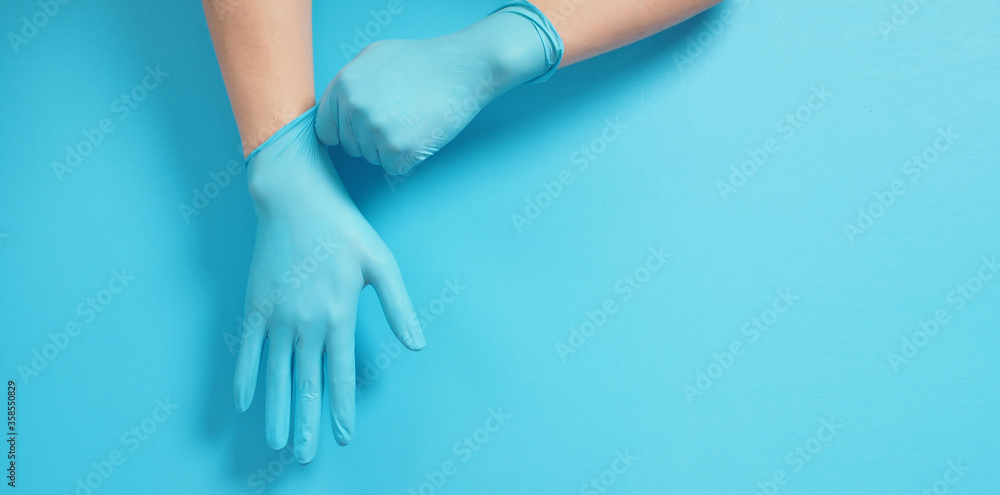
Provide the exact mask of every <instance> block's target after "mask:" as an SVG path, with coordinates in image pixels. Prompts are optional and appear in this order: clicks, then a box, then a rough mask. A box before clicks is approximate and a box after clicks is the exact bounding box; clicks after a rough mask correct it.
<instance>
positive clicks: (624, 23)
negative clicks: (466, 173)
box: [316, 0, 718, 175]
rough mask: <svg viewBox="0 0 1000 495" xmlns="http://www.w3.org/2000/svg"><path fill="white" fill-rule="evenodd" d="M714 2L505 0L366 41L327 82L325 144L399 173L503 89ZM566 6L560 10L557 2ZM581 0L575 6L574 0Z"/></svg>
mask: <svg viewBox="0 0 1000 495" xmlns="http://www.w3.org/2000/svg"><path fill="white" fill-rule="evenodd" d="M717 1H718V0H677V1H672V2H663V1H654V0H635V1H633V2H627V6H628V7H629V8H624V6H623V3H626V2H621V1H620V0H618V1H616V0H588V1H581V2H566V0H541V1H537V2H535V4H534V5H533V4H530V3H528V2H511V4H509V5H507V6H505V7H503V8H501V9H499V10H498V11H496V12H494V13H493V14H491V15H489V16H487V17H486V18H484V19H482V20H480V21H478V22H476V23H474V24H472V25H470V26H468V27H466V28H464V29H461V30H459V31H456V32H454V33H450V34H446V35H443V36H438V37H436V38H431V39H426V40H386V41H379V42H376V43H373V44H371V45H369V46H368V47H366V48H365V49H364V50H363V51H362V52H361V53H360V54H358V55H357V56H356V57H355V58H354V60H352V61H351V62H350V63H348V64H347V66H345V67H344V68H343V69H342V70H341V71H340V72H339V73H338V74H337V76H336V77H334V79H333V80H332V81H331V82H330V84H329V85H328V86H327V89H326V91H325V92H324V94H323V97H322V98H321V99H320V102H319V111H318V114H317V121H316V129H317V135H318V136H319V138H320V140H321V141H323V142H324V143H326V144H328V145H330V146H335V145H340V146H342V147H343V149H344V151H345V152H346V153H347V154H349V155H351V156H354V157H362V156H363V157H364V158H365V160H367V161H368V162H369V163H372V164H374V165H381V166H382V167H383V168H384V169H385V171H386V172H387V173H389V174H393V175H400V174H405V173H407V172H409V171H410V170H411V169H412V168H413V167H414V166H416V165H417V164H419V163H421V162H422V161H423V160H425V159H427V158H428V157H430V156H431V155H433V154H434V153H436V152H437V151H438V150H440V149H441V148H442V147H443V146H445V145H446V144H448V143H449V142H451V140H452V139H454V138H455V137H456V136H457V135H458V134H459V133H460V132H461V131H462V130H463V129H464V128H465V127H466V126H467V125H468V124H469V122H471V121H472V119H473V118H474V117H475V116H476V115H477V114H478V113H479V111H480V110H481V109H482V108H483V107H485V106H486V105H488V104H489V103H490V102H492V101H493V100H495V99H496V98H497V97H499V96H500V95H502V94H504V93H506V92H507V91H508V90H510V89H512V88H514V87H516V86H519V85H522V84H525V83H531V82H543V81H545V80H547V79H548V78H549V77H550V76H551V75H552V73H553V72H554V71H555V70H556V68H558V67H560V66H566V65H569V64H571V63H574V62H577V61H580V60H583V59H586V58H589V57H592V56H595V55H598V54H600V53H604V52H606V51H609V50H613V49H615V48H618V47H620V46H623V45H625V44H628V43H630V42H632V41H635V40H638V39H641V38H644V37H646V36H649V35H651V34H654V33H656V32H659V31H661V30H663V29H666V28H667V27H669V26H672V25H674V24H676V23H678V22H680V21H682V20H684V19H686V18H688V17H690V16H692V15H694V14H695V13H697V12H700V11H701V10H704V9H706V8H708V7H709V6H711V5H713V4H715V3H716V2H717ZM567 3H568V4H571V5H573V7H574V9H575V10H574V12H573V13H572V14H569V15H565V14H563V13H562V12H560V9H561V8H562V7H561V5H563V4H567ZM577 3H579V5H576V4H577Z"/></svg>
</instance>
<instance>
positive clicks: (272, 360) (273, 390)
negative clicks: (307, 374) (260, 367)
mask: <svg viewBox="0 0 1000 495" xmlns="http://www.w3.org/2000/svg"><path fill="white" fill-rule="evenodd" d="M292 340H293V335H292V331H291V329H289V328H284V327H279V328H272V329H271V332H270V333H269V335H268V341H269V342H270V347H269V348H268V356H267V390H265V399H266V400H265V404H264V436H265V437H266V438H267V444H268V445H269V446H270V447H271V448H272V449H274V450H279V449H281V448H282V447H284V446H285V444H287V443H288V423H289V417H288V415H289V414H290V412H291V405H290V402H291V395H292V376H291V374H292Z"/></svg>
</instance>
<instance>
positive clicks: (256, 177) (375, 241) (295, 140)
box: [234, 108, 425, 463]
mask: <svg viewBox="0 0 1000 495" xmlns="http://www.w3.org/2000/svg"><path fill="white" fill-rule="evenodd" d="M314 117H315V108H314V109H311V110H309V111H307V112H306V113H304V114H302V115H301V116H299V117H298V118H296V119H295V120H294V121H292V122H291V123H289V124H287V125H286V126H284V127H282V128H281V129H280V130H279V131H278V132H277V133H276V134H275V135H274V136H272V137H271V138H270V139H268V140H267V141H266V142H265V143H264V144H263V145H261V146H260V147H259V148H258V149H256V150H255V151H254V152H253V153H251V154H250V157H249V159H248V169H247V176H248V181H249V185H250V191H251V195H252V197H253V202H254V208H255V210H256V213H257V236H256V240H255V244H254V254H253V261H252V264H251V266H250V279H249V282H248V285H247V297H246V317H245V320H246V322H247V324H246V325H245V335H244V337H243V340H242V343H241V346H240V352H239V356H238V358H237V364H236V376H235V381H234V390H235V399H236V405H237V408H238V409H239V410H241V411H243V410H246V409H247V407H249V406H250V402H251V400H252V399H253V396H254V388H255V384H256V383H257V373H258V369H259V368H260V361H261V351H262V350H263V347H264V345H267V346H268V358H267V366H266V368H265V373H266V378H265V384H266V390H265V410H264V415H265V436H266V438H267V443H268V444H269V445H270V446H271V447H272V448H274V449H280V448H283V447H284V446H285V444H286V443H287V442H288V440H289V437H290V436H293V438H294V452H295V457H296V459H298V460H299V462H303V463H305V462H309V461H310V460H312V458H313V456H315V454H316V449H317V446H318V440H319V435H320V418H321V417H322V402H323V389H324V368H325V378H326V387H327V392H328V396H329V407H330V412H331V417H332V419H333V421H332V423H333V433H334V436H335V438H336V439H337V442H338V443H340V444H341V445H346V444H347V443H348V442H349V441H350V440H351V436H352V434H353V431H354V398H355V363H354V332H355V320H356V315H357V305H358V295H359V293H360V292H361V290H362V289H363V288H364V287H365V286H366V285H368V284H371V285H373V286H374V288H375V290H376V292H377V293H378V297H379V299H380V301H381V303H382V307H383V310H384V312H385V315H386V318H387V319H388V322H389V326H390V328H391V329H392V331H393V332H394V333H395V334H396V336H397V338H399V340H400V341H401V342H402V343H403V345H405V346H406V347H407V348H409V349H412V350H419V349H421V348H422V347H423V346H424V344H425V342H424V337H423V334H422V332H421V329H420V325H419V323H418V322H417V318H416V313H415V312H414V310H413V304H412V303H411V302H410V298H409V296H408V295H407V293H406V289H405V287H404V286H403V281H402V278H401V276H400V272H399V268H398V266H397V265H396V261H395V260H394V258H393V256H392V253H390V251H389V249H388V248H387V247H386V245H385V243H384V242H382V239H380V238H379V236H378V234H376V233H375V231H374V230H373V229H372V227H371V226H370V225H369V224H368V222H367V221H366V220H365V219H364V217H362V216H361V213H360V212H359V211H358V209H357V207H355V205H354V203H353V201H352V200H351V198H350V197H349V196H348V194H347V191H346V190H345V189H344V186H343V184H342V183H341V181H340V178H339V177H338V176H337V174H336V172H335V170H334V168H333V166H332V164H331V163H330V159H329V155H328V154H327V152H326V148H325V147H324V146H323V145H322V144H321V143H320V142H319V141H317V139H316V134H315V129H314ZM324 358H325V359H324ZM324 361H325V362H324ZM324 365H325V366H324ZM293 410H294V416H295V424H294V427H293V426H292V425H290V415H291V413H292V411H293ZM293 429H294V431H292V430H293Z"/></svg>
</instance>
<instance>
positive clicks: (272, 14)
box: [203, 0, 716, 463]
mask: <svg viewBox="0 0 1000 495" xmlns="http://www.w3.org/2000/svg"><path fill="white" fill-rule="evenodd" d="M715 3H716V0H676V1H672V2H670V3H665V2H657V1H653V0H635V1H633V2H631V3H630V4H629V7H628V8H622V6H621V5H620V2H616V1H613V0H536V2H535V4H536V6H537V7H539V9H540V10H542V11H543V12H544V13H545V14H546V16H547V17H548V18H549V19H550V21H552V22H553V25H554V26H555V28H556V30H557V31H559V33H560V36H561V37H562V38H563V41H564V43H565V55H564V59H563V62H562V65H563V66H566V65H570V64H573V63H575V62H578V61H581V60H585V59H587V58H590V57H593V56H596V55H599V54H601V53H605V52H608V51H611V50H614V49H616V48H618V47H621V46H624V45H627V44H629V43H631V42H634V41H636V40H639V39H642V38H645V37H646V36H649V35H652V34H654V33H657V32H659V31H661V30H663V29H666V28H668V27H670V26H672V25H674V24H677V23H679V22H681V21H683V20H685V19H687V18H689V17H691V16H693V15H694V14H696V13H698V12H700V11H702V10H704V9H706V8H708V7H709V6H711V5H713V4H715ZM567 4H571V5H572V6H573V7H574V8H575V10H574V11H572V12H567V11H566V10H564V7H565V6H566V5H567ZM203 6H204V10H205V16H206V19H207V21H208V26H209V30H210V32H211V35H212V42H213V44H214V46H215V51H216V55H217V57H218V60H219V66H220V68H221V70H222V75H223V79H224V81H225V85H226V91H227V93H228V94H229V99H230V102H231V104H232V108H233V113H234V115H235V118H236V123H237V126H238V127H239V132H240V138H241V142H242V145H243V152H244V156H249V155H250V153H251V152H252V151H253V150H254V149H256V148H257V147H258V146H260V145H261V144H262V143H264V142H265V141H266V140H267V139H268V138H269V137H270V136H272V135H273V134H274V133H275V132H277V131H278V130H279V129H281V128H282V127H283V126H285V125H286V124H288V123H290V122H292V121H293V120H295V118H296V117H298V116H299V115H301V114H303V113H304V112H305V111H307V110H309V109H310V108H312V107H313V106H314V105H315V102H316V96H315V93H314V90H313V87H314V86H313V63H312V60H313V54H312V29H311V26H312V13H311V10H312V5H311V0H284V1H280V2H279V1H268V0H203ZM520 26H521V27H520V28H519V27H518V25H511V26H506V25H504V26H502V29H500V30H499V31H497V30H494V31H496V32H494V31H489V32H487V33H486V35H485V39H487V40H488V43H487V45H489V46H487V47H485V48H484V49H483V50H482V53H479V54H478V55H477V56H479V57H483V59H484V60H486V61H488V62H490V64H491V65H493V66H494V67H496V68H497V70H498V71H500V73H501V75H502V74H503V72H504V71H507V70H509V71H511V72H513V73H515V74H514V75H513V77H509V78H508V79H510V80H511V81H514V82H518V81H522V82H523V80H527V79H529V78H530V77H532V76H533V74H520V75H518V74H517V73H516V71H515V70H513V69H511V68H512V67H515V66H517V65H518V64H512V65H509V66H508V65H507V64H505V63H504V61H505V60H506V61H507V62H511V61H512V60H515V59H516V60H521V59H529V58H530V56H528V55H525V54H519V53H518V50H521V51H525V53H528V52H530V50H531V49H532V48H531V47H530V46H527V45H525V44H510V43H507V42H506V41H509V40H505V39H504V38H506V37H508V35H510V36H516V37H517V38H518V39H523V40H526V39H531V38H532V37H533V36H534V35H533V33H531V32H530V30H527V28H524V25H523V24H522V25H520ZM508 28H509V29H508ZM468 29H470V30H475V29H478V28H477V27H476V26H475V25H474V26H470V28H468ZM518 29H521V30H522V31H525V32H526V33H527V34H525V33H521V34H516V33H515V31H517V30H518ZM515 46H516V47H518V48H515ZM392 65H393V64H388V65H381V66H379V67H391V66H392ZM422 68H423V69H424V70H425V71H426V70H430V71H431V72H430V74H433V75H440V74H441V73H442V72H443V73H447V69H446V68H445V69H441V68H433V67H430V68H428V67H426V66H425V67H422ZM431 79H433V78H431ZM414 84H416V83H414ZM369 89H371V88H369ZM369 93H372V91H369ZM384 94H386V93H384V92H382V93H380V92H379V91H378V88H375V90H374V93H372V96H373V97H374V98H375V101H376V102H377V101H378V99H379V98H380V95H384ZM418 99H419V98H418V97H414V98H412V100H418ZM406 101H411V98H410V97H407V98H406ZM310 135H311V134H310ZM362 135H367V134H365V133H363V134H362ZM313 144H317V145H318V143H313ZM340 144H344V143H340ZM306 145H307V146H308V140H307V141H306ZM355 146H357V145H356V144H355ZM347 149H348V147H347V146H346V145H345V150H347ZM355 151H357V150H355ZM348 153H349V154H352V155H355V156H360V154H361V153H351V152H350V151H348ZM309 156H313V157H314V158H315V160H313V159H310V160H313V161H315V162H317V163H319V164H320V165H322V162H323V161H324V160H325V161H326V164H327V165H329V159H328V157H327V156H326V154H325V153H322V152H317V153H314V154H312V155H309ZM319 156H322V158H316V157H319ZM366 158H368V157H366ZM299 161H301V160H291V161H289V162H284V163H283V162H280V160H279V161H278V163H276V164H271V163H268V160H264V162H263V164H262V165H260V166H257V167H255V166H251V167H250V170H248V178H249V179H250V188H251V194H252V196H253V197H254V199H255V206H256V207H257V210H258V217H259V218H258V220H259V223H260V225H259V232H258V234H259V235H258V243H260V242H261V240H265V241H268V242H271V243H272V244H275V243H276V244H277V245H275V246H270V245H267V244H266V243H265V245H264V249H258V250H255V255H254V259H255V262H254V266H256V265H258V264H260V265H261V266H262V267H273V266H279V267H280V266H283V265H284V263H283V262H284V261H287V260H283V259H282V260H277V261H273V262H269V261H268V260H265V261H262V262H260V263H258V262H257V260H258V257H261V258H262V259H263V258H264V257H267V256H272V257H273V256H276V254H275V253H286V252H288V251H293V252H297V251H298V250H300V249H299V248H303V246H302V243H301V242H300V240H297V238H296V239H290V238H286V237H287V236H285V237H282V236H281V235H263V236H262V235H260V232H261V229H264V227H267V226H269V225H272V224H276V225H279V226H283V228H284V229H285V230H289V231H292V232H297V230H301V229H305V227H303V226H302V225H300V224H303V223H305V224H308V223H309V222H308V221H307V220H308V219H309V218H312V219H316V220H317V221H319V225H320V227H314V231H313V233H315V231H316V229H318V231H321V232H322V233H323V234H325V235H327V237H329V238H333V239H344V240H345V241H347V242H348V246H347V247H348V248H352V249H347V250H346V251H345V252H346V254H343V253H342V254H340V255H338V256H336V257H333V258H334V259H335V260H336V261H337V263H339V264H338V265H335V266H334V267H333V268H332V269H331V271H330V273H329V274H326V275H328V277H326V278H323V279H321V280H317V279H319V277H314V278H313V279H311V280H317V281H324V280H327V279H329V280H348V282H350V283H346V285H344V284H342V285H344V286H342V287H339V288H335V289H334V290H332V292H329V293H327V292H324V291H323V287H326V286H323V285H316V286H314V287H312V288H311V289H310V290H306V291H303V292H301V293H298V294H296V297H298V298H299V299H302V300H306V299H311V300H315V299H317V298H318V299H323V300H325V301H327V302H329V301H338V300H340V306H338V307H341V309H342V311H341V312H340V313H342V314H340V313H338V314H340V316H337V315H333V316H335V317H334V318H332V319H333V320H335V323H334V324H332V325H329V324H328V325H327V327H330V329H328V331H327V332H326V333H325V334H324V332H323V331H313V330H315V329H312V330H310V329H307V328H296V327H295V322H303V321H313V320H316V319H317V318H309V317H308V316H309V315H307V314H304V313H303V312H302V311H296V310H295V309H291V310H287V308H296V307H304V306H302V305H299V306H296V305H288V306H287V308H282V310H281V311H277V312H276V313H275V315H276V319H272V321H270V322H269V325H270V326H269V329H267V330H265V325H264V324H257V325H256V327H255V328H254V329H253V331H252V332H250V338H248V340H247V341H246V342H250V344H249V345H244V346H242V347H241V351H240V357H239V358H238V364H237V379H236V380H235V382H236V383H235V387H234V388H235V395H236V401H237V407H238V408H239V409H240V410H245V409H246V408H247V407H248V406H249V404H250V401H251V400H252V397H253V389H254V384H255V383H256V378H257V368H258V366H259V356H260V351H261V347H262V346H263V344H264V337H265V333H266V336H267V339H268V341H269V342H271V358H269V365H268V366H269V370H268V394H269V397H268V401H267V404H268V407H267V409H266V411H265V413H266V414H265V423H267V425H266V432H267V434H268V435H267V436H268V443H269V445H271V446H272V447H273V448H276V449H278V448H281V447H282V446H284V444H285V443H286V441H287V440H288V436H289V433H288V430H289V425H288V411H289V409H290V408H291V407H292V405H291V403H290V400H291V397H290V382H291V378H290V376H289V373H290V371H291V369H292V366H290V361H291V359H292V357H291V356H292V349H291V346H292V345H295V346H297V347H296V348H295V359H296V362H295V365H294V369H295V376H296V379H297V380H300V381H301V383H298V384H297V385H296V390H302V391H305V392H301V394H302V396H301V397H300V398H299V399H297V402H296V404H297V405H296V406H295V407H296V408H297V413H296V417H297V418H299V419H297V425H296V430H295V438H296V444H295V455H296V459H297V460H299V462H302V463H307V462H309V461H310V460H312V458H313V456H314V455H315V453H316V438H317V436H318V424H319V417H320V416H319V411H320V409H319V406H318V399H319V398H320V397H321V392H320V391H319V390H320V388H319V386H318V384H319V383H321V379H320V378H319V375H320V371H319V369H318V366H317V365H316V364H315V363H317V362H318V361H317V360H309V361H302V363H299V356H310V355H318V354H319V353H321V352H323V350H322V349H323V346H324V345H327V346H328V345H333V346H334V349H333V350H334V351H335V352H334V353H335V355H337V356H339V358H338V359H336V360H332V361H334V364H335V365H336V367H337V368H331V367H330V363H329V362H328V365H327V368H328V371H330V370H331V369H333V372H332V374H331V375H330V377H329V378H330V380H329V381H330V383H333V384H335V385H336V386H335V387H334V393H332V394H331V407H332V409H331V410H332V417H333V423H334V435H335V436H336V437H337V440H338V443H340V444H342V445H344V444H346V443H347V442H349V441H350V439H351V435H352V430H353V423H354V420H353V416H354V398H353V396H354V393H353V392H354V374H353V370H354V363H353V330H354V320H353V319H354V317H355V311H354V310H355V309H356V294H357V293H358V292H360V290H361V288H363V287H364V285H367V284H371V285H374V286H375V288H376V291H377V292H378V293H379V297H380V299H382V300H383V307H384V308H385V309H386V316H387V318H388V320H389V323H390V327H391V328H392V329H393V331H394V332H395V333H396V334H397V337H399V338H400V340H401V341H402V342H403V343H404V345H406V347H408V348H410V349H412V350H419V349H420V348H422V347H423V345H424V341H423V336H422V334H421V332H420V329H419V324H417V323H416V317H415V314H414V312H413V309H412V303H410V302H409V297H408V296H407V295H406V293H405V289H404V288H403V283H402V278H401V276H400V275H399V269H398V267H397V266H396V263H395V260H393V259H392V255H391V253H390V252H389V251H388V249H387V248H386V247H385V245H384V243H382V242H381V239H378V235H377V234H376V233H375V232H374V230H372V229H371V227H370V226H369V225H368V224H367V222H366V221H365V220H364V218H363V217H362V216H361V214H360V212H358V211H357V209H356V207H354V205H353V203H351V201H350V198H349V197H348V196H347V194H346V191H344V190H343V185H342V184H341V182H340V179H339V177H336V172H335V171H334V170H333V167H332V166H325V167H324V166H320V167H315V166H309V165H310V164H300V163H298V162H299ZM255 163H256V162H255ZM310 174H313V175H310ZM316 174H319V175H316ZM321 185H325V186H328V187H325V188H324V187H321ZM307 190H310V191H312V193H313V196H308V197H306V198H303V197H301V196H303V194H302V193H304V192H305V191H307ZM344 199H346V202H344V203H345V204H342V205H340V206H339V207H338V206H337V205H338V204H340V202H342V201H341V200H344ZM306 200H310V201H306ZM346 203H351V204H346ZM295 205H298V206H295ZM272 217H273V218H272ZM352 226H353V227H352ZM292 227H297V228H298V229H296V228H292ZM264 230H266V229H264ZM306 230H308V229H306ZM359 232H360V234H359ZM351 243H353V244H351ZM298 254H299V255H301V254H302V253H298ZM258 255H259V256H258ZM293 258H295V259H301V258H302V256H293ZM260 273H263V275H260ZM255 274H256V275H257V276H258V278H260V277H263V280H265V281H267V280H271V279H274V278H275V274H272V273H269V272H267V270H266V269H265V268H260V269H258V270H255V269H254V267H253V266H252V267H251V280H254V277H255ZM344 274H348V275H351V274H353V275H354V276H353V277H345V276H344ZM258 285H259V286H266V284H264V283H259V284H256V285H254V284H251V287H250V288H253V287H256V286H258ZM251 299H252V298H251ZM344 301H346V302H347V303H352V304H347V303H345V302H344ZM299 302H301V301H299ZM314 302H316V301H314ZM306 306H309V307H324V303H323V301H319V302H317V304H312V305H306ZM335 313H337V312H335ZM411 320H412V321H411ZM313 326H316V325H313ZM303 336H309V337H310V338H303ZM312 337H315V338H312ZM324 338H325V342H324ZM276 343H277V344H281V343H285V344H287V345H285V348H284V349H276V348H275V345H276ZM299 343H302V345H303V346H304V347H303V348H302V349H299V348H298V346H299ZM279 347H280V346H279ZM305 347H309V348H305ZM279 351H280V352H279ZM340 351H344V352H340ZM276 355H278V356H279V357H283V359H278V360H275V359H273V358H274V356H276ZM326 355H327V356H328V358H329V356H330V355H331V349H330V348H329V347H327V349H326ZM272 361H273V362H272ZM275 363H277V364H275ZM310 363H312V364H310ZM272 368H274V369H272ZM279 371H280V373H279ZM279 375H280V376H279ZM275 377H277V378H275ZM274 385H278V386H274ZM302 418H306V420H307V421H302Z"/></svg>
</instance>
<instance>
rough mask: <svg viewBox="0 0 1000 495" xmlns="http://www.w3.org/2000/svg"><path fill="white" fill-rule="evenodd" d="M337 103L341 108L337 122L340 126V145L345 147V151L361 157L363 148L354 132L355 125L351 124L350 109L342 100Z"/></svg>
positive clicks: (355, 156)
mask: <svg viewBox="0 0 1000 495" xmlns="http://www.w3.org/2000/svg"><path fill="white" fill-rule="evenodd" d="M337 105H338V109H339V110H340V112H339V115H338V119H337V124H338V125H339V127H340V147H341V148H344V153H347V154H348V155H351V156H353V157H354V158H360V157H361V156H362V155H361V148H360V147H359V146H358V138H357V137H356V135H355V134H354V126H353V125H352V124H351V114H350V109H349V108H347V107H345V106H344V104H343V103H342V102H338V103H337Z"/></svg>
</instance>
